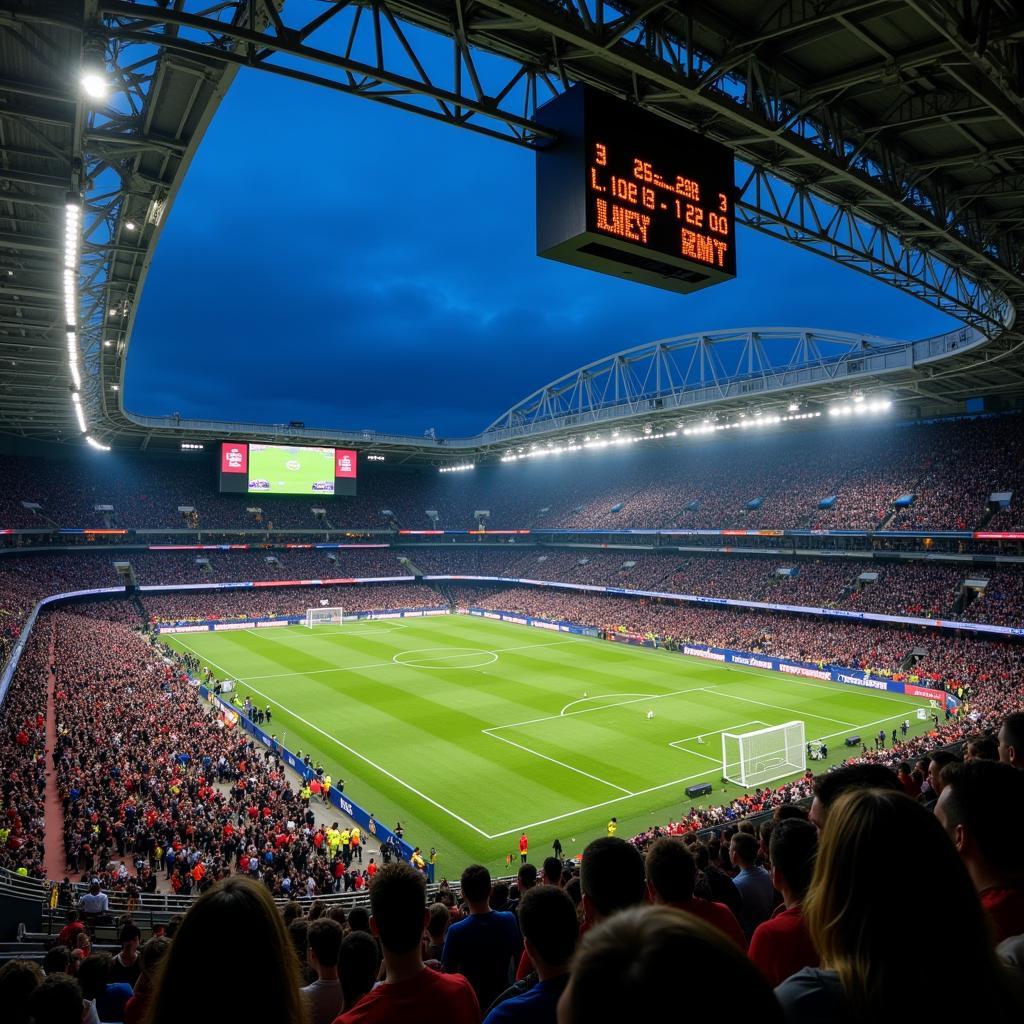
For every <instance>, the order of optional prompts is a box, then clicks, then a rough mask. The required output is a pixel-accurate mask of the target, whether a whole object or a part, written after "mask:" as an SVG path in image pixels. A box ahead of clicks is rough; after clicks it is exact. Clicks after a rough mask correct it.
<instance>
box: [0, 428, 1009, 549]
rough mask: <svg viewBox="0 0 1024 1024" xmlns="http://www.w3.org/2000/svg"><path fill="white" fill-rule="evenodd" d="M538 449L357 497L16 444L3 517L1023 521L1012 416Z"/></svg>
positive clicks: (379, 485) (41, 522)
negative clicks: (41, 451)
mask: <svg viewBox="0 0 1024 1024" xmlns="http://www.w3.org/2000/svg"><path fill="white" fill-rule="evenodd" d="M580 440H581V442H582V440H583V439H582V438H581V439H580ZM529 453H530V449H529V448H527V449H525V450H522V451H515V452H513V455H522V458H521V459H515V460H513V461H511V462H508V463H506V464H503V465H500V466H489V467H479V468H478V469H477V470H476V471H475V472H472V473H450V474H449V473H438V472H436V471H435V470H434V469H430V468H427V467H419V468H409V469H408V471H406V472H402V471H396V470H395V469H394V468H392V467H383V468H379V467H377V466H369V465H365V464H364V466H363V467H362V472H361V476H360V480H359V494H358V496H355V497H334V498H325V497H320V496H317V497H316V498H315V499H314V498H313V497H312V496H311V497H303V498H291V497H281V496H277V495H274V496H268V495H258V496H257V495H248V494H242V495H230V494H220V493H218V491H217V484H216V471H215V467H214V466H213V465H212V464H211V463H210V462H209V461H208V459H206V458H203V457H202V456H200V457H198V458H195V457H193V458H191V459H189V458H186V457H184V456H183V457H182V458H181V459H178V460H175V459H167V458H164V459H156V458H150V459H146V458H142V457H135V458H132V457H127V456H115V455H111V456H109V457H106V458H103V459H99V458H92V459H88V460H82V461H72V460H50V459H43V458H17V457H10V456H8V457H3V458H2V460H0V479H2V480H3V487H2V488H0V529H2V528H8V529H11V528H14V529H17V528H32V527H47V526H54V525H56V526H62V527H100V528H102V527H111V526H115V527H121V528H139V529H144V528H148V529H182V528H186V529H187V528H196V527H198V528H201V529H244V528H257V527H258V528H264V527H266V528H269V527H274V528H278V529H310V530H313V529H323V528H324V526H325V523H324V520H323V519H319V518H317V517H316V516H315V515H314V513H313V511H312V509H313V508H314V507H319V508H324V509H325V510H326V520H327V526H329V527H333V528H336V529H354V528H355V529H372V528H377V529H381V528H387V527H389V526H395V525H397V526H398V527H401V528H405V529H425V528H442V529H443V528H447V529H467V528H474V527H475V526H476V525H477V522H476V519H475V513H476V512H478V511H482V510H486V511H488V512H489V513H490V516H489V518H488V519H487V520H486V525H487V527H488V528H489V529H501V528H505V529H523V528H540V527H548V528H563V529H608V530H614V529H624V528H648V529H649V528H658V527H683V528H694V529H727V528H746V529H803V528H811V529H826V530H827V529H852V530H871V529H876V528H879V527H882V526H884V527H885V528H887V529H890V530H904V531H913V530H922V529H927V530H971V529H977V528H979V527H981V526H991V527H992V528H993V529H1000V530H1012V529H1019V528H1021V526H1024V512H1022V511H1021V509H1022V502H1021V497H1020V495H1021V493H1024V423H1022V420H1021V418H1020V417H1019V416H1003V417H995V418H978V419H956V420H948V421H938V422H927V423H913V424H884V425H882V424H868V423H861V422H853V421H850V420H849V419H844V420H843V421H842V422H836V423H823V425H822V426H821V427H819V428H817V429H814V430H806V431H799V432H796V431H794V432H792V433H786V432H783V431H774V430H748V431H736V432H730V433H729V436H728V437H726V436H723V435H719V434H711V435H704V436H698V437H688V438H685V439H684V438H680V439H679V441H678V442H673V441H670V440H667V439H666V440H661V441H656V442H653V443H652V444H650V445H632V446H629V447H628V449H618V448H614V447H609V448H600V449H596V450H585V451H578V452H571V453H565V454H562V455H557V456H555V455H552V456H549V457H547V458H539V457H530V455H529ZM204 454H208V453H204ZM723 467H728V468H727V469H726V468H723ZM995 493H1003V494H1006V493H1011V494H1012V495H1013V497H1012V499H1011V500H1010V502H1009V505H1008V507H1006V508H1002V509H997V508H994V507H993V504H992V501H991V496H992V495H993V494H995ZM908 496H909V497H908ZM901 499H903V502H907V503H905V504H904V503H901ZM26 503H28V507H26ZM97 506H109V508H108V509H98V508H97ZM257 508H258V509H259V510H258V511H253V510H254V509H257ZM182 509H194V510H195V511H194V512H191V511H182ZM385 510H387V512H388V513H390V514H386V513H385ZM428 510H433V511H436V513H437V519H436V521H435V520H434V519H432V518H429V517H428V516H427V511H428Z"/></svg>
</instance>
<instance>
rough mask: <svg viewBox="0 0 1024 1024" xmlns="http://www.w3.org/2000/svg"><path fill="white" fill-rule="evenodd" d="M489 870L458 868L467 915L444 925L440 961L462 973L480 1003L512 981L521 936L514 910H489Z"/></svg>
mask: <svg viewBox="0 0 1024 1024" xmlns="http://www.w3.org/2000/svg"><path fill="white" fill-rule="evenodd" d="M490 897H491V873H490V872H489V871H488V870H487V868H485V867H484V866H483V865H482V864H472V865H470V866H469V867H468V868H466V870H465V871H463V872H462V898H463V899H464V900H465V901H466V905H467V906H468V908H469V916H468V917H466V918H464V919H463V920H461V921H458V922H456V923H455V924H453V925H452V926H451V927H450V928H449V929H448V935H447V936H446V937H445V941H444V950H443V951H442V953H441V963H442V965H443V966H444V969H445V971H446V972H447V973H449V974H456V973H457V974H464V975H465V976H466V978H468V979H469V983H470V984H471V985H472V986H473V988H474V990H475V991H476V996H477V999H478V1000H479V1002H480V1005H481V1006H490V1005H491V1003H492V1002H493V1001H494V999H495V997H496V996H498V995H500V994H501V993H502V992H504V991H505V989H506V988H507V987H508V986H509V985H510V984H511V982H512V971H513V970H514V969H515V965H516V964H517V963H518V961H519V953H520V950H521V948H522V940H521V938H520V935H519V924H518V923H517V921H516V916H515V914H512V913H509V912H507V911H498V910H491V907H490V903H489V900H490Z"/></svg>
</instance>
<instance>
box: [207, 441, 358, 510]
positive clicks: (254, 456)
mask: <svg viewBox="0 0 1024 1024" xmlns="http://www.w3.org/2000/svg"><path fill="white" fill-rule="evenodd" d="M357 472H358V459H357V455H356V452H355V451H353V450H352V449H349V448H311V447H304V446H301V445H278V444H245V443H242V442H230V441H226V442H224V443H223V444H222V445H221V458H220V489H221V490H222V491H228V492H234V493H247V494H256V495H258V494H307V495H309V496H310V497H330V496H331V495H334V494H348V495H351V494H355V493H356V476H357Z"/></svg>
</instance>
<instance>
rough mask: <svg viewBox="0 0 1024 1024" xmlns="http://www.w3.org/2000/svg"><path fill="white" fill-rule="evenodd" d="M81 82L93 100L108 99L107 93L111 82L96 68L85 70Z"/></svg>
mask: <svg viewBox="0 0 1024 1024" xmlns="http://www.w3.org/2000/svg"><path fill="white" fill-rule="evenodd" d="M80 84H81V86H82V92H84V93H85V95H86V96H88V97H89V99H91V100H102V99H106V97H107V93H108V92H109V91H110V83H109V82H108V81H107V80H106V78H104V77H103V75H102V74H100V73H99V72H98V71H96V70H95V69H89V70H88V71H83V72H82V77H81V79H80Z"/></svg>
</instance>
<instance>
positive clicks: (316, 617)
mask: <svg viewBox="0 0 1024 1024" xmlns="http://www.w3.org/2000/svg"><path fill="white" fill-rule="evenodd" d="M344 621H345V613H344V609H342V608H307V609H306V621H305V622H304V623H303V625H304V626H306V627H307V628H308V629H312V628H313V627H314V626H330V625H336V626H340V625H341V624H342V623H343V622H344Z"/></svg>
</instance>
